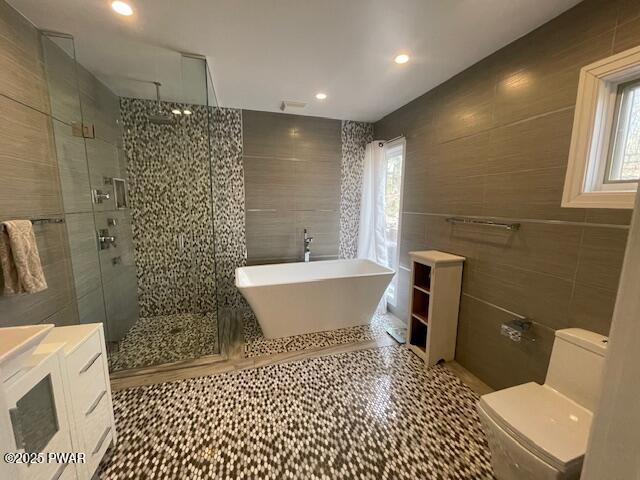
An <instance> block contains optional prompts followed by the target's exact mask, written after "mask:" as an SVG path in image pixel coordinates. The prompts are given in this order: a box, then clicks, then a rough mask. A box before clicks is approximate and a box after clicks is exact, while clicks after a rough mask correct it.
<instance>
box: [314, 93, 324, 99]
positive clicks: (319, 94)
mask: <svg viewBox="0 0 640 480" xmlns="http://www.w3.org/2000/svg"><path fill="white" fill-rule="evenodd" d="M316 98H317V99H318V100H324V99H325V98H327V94H326V93H316Z"/></svg>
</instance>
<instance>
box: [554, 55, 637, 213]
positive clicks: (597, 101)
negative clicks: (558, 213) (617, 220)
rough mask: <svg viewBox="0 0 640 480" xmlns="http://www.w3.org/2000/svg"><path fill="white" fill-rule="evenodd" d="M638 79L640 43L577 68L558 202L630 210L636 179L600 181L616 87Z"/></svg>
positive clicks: (604, 170) (603, 174)
mask: <svg viewBox="0 0 640 480" xmlns="http://www.w3.org/2000/svg"><path fill="white" fill-rule="evenodd" d="M639 79H640V47H636V48H632V49H630V50H626V51H624V52H622V53H619V54H616V55H613V56H611V57H607V58H605V59H603V60H600V61H598V62H595V63H592V64H591V65H587V66H586V67H584V68H583V69H582V70H581V71H580V82H579V85H578V97H577V100H576V107H575V115H574V120H573V130H572V134H571V147H570V151H569V162H568V165H567V173H566V177H565V185H564V192H563V197H562V206H563V207H567V208H625V209H632V208H633V205H634V201H635V195H636V191H637V188H638V182H624V183H621V182H616V183H607V182H605V179H606V173H607V168H608V164H609V153H610V151H611V147H610V145H611V143H612V138H613V137H612V132H613V128H614V126H615V124H616V122H615V115H616V113H617V108H616V105H617V102H618V101H619V86H620V85H622V84H625V83H629V82H631V81H634V80H639Z"/></svg>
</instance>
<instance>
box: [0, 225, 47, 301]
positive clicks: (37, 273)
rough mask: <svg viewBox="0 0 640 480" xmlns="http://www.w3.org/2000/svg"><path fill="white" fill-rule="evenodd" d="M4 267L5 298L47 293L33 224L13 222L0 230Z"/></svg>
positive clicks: (0, 254)
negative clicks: (21, 294) (22, 294)
mask: <svg viewBox="0 0 640 480" xmlns="http://www.w3.org/2000/svg"><path fill="white" fill-rule="evenodd" d="M0 267H1V270H2V277H3V280H4V282H3V283H4V286H3V288H2V293H3V295H17V294H19V293H38V292H41V291H43V290H46V289H47V281H46V279H45V277H44V272H43V270H42V262H41V261H40V254H39V253H38V245H37V243H36V236H35V235H34V234H33V226H32V224H31V221H30V220H10V221H6V222H3V223H2V225H1V226H0Z"/></svg>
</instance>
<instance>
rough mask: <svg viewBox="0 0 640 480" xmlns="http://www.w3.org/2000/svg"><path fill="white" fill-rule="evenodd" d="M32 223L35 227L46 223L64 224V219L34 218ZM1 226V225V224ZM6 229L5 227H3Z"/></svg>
mask: <svg viewBox="0 0 640 480" xmlns="http://www.w3.org/2000/svg"><path fill="white" fill-rule="evenodd" d="M31 223H32V224H33V225H43V224H45V223H64V218H61V217H58V218H32V219H31ZM0 224H1V223H0ZM1 226H2V228H3V229H4V225H1Z"/></svg>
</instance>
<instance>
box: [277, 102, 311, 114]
mask: <svg viewBox="0 0 640 480" xmlns="http://www.w3.org/2000/svg"><path fill="white" fill-rule="evenodd" d="M306 106H307V104H306V103H304V102H292V101H291V100H283V101H282V105H280V110H282V111H283V112H294V111H296V110H302V109H303V108H304V107H306Z"/></svg>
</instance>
